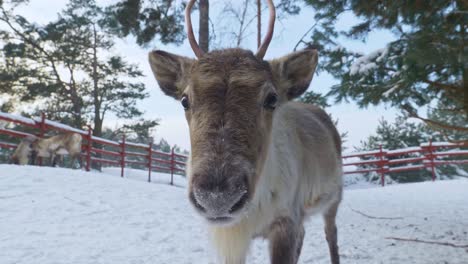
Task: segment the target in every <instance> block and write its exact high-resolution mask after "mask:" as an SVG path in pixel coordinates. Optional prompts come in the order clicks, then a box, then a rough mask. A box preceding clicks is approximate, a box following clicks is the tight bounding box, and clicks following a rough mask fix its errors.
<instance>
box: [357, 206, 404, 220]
mask: <svg viewBox="0 0 468 264" xmlns="http://www.w3.org/2000/svg"><path fill="white" fill-rule="evenodd" d="M349 209H351V211H353V212H355V213H358V214H360V215H362V216H365V217H367V218H370V219H382V220H401V219H403V217H380V216H372V215H368V214H365V213H363V212H361V211H358V210H355V209H353V208H351V207H350V208H349Z"/></svg>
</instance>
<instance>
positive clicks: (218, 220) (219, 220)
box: [206, 216, 233, 225]
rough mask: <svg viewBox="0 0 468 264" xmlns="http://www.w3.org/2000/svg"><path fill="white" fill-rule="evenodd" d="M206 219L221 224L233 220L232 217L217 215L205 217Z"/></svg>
mask: <svg viewBox="0 0 468 264" xmlns="http://www.w3.org/2000/svg"><path fill="white" fill-rule="evenodd" d="M206 220H208V222H209V223H210V224H218V225H219V224H220V225H222V224H228V223H231V222H232V221H233V218H232V217H229V216H219V217H206Z"/></svg>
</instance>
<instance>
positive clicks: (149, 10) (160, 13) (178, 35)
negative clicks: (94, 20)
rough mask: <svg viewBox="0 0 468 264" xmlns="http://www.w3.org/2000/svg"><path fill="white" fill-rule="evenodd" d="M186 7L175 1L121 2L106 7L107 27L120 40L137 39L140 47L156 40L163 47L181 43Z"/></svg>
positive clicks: (133, 0) (140, 0)
mask: <svg viewBox="0 0 468 264" xmlns="http://www.w3.org/2000/svg"><path fill="white" fill-rule="evenodd" d="M184 7H185V6H184V5H180V6H177V5H176V3H175V2H174V1H172V0H121V1H118V2H117V3H115V4H113V5H110V6H109V7H107V8H106V13H107V17H108V18H109V19H108V20H107V21H106V24H107V26H108V27H109V28H111V29H112V32H113V33H114V34H116V35H118V36H119V37H126V36H129V35H132V36H135V37H136V42H137V43H138V45H141V46H145V45H148V44H149V43H151V41H153V40H154V39H155V38H158V40H159V41H160V42H161V43H163V44H169V43H175V44H181V43H182V41H183V40H184V36H185V35H184V26H183V10H184Z"/></svg>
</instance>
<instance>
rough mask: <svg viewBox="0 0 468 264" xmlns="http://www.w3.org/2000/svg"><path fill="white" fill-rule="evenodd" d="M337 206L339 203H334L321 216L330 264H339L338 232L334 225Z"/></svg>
mask: <svg viewBox="0 0 468 264" xmlns="http://www.w3.org/2000/svg"><path fill="white" fill-rule="evenodd" d="M339 204H340V201H338V202H336V203H334V204H333V205H332V206H330V208H329V209H328V210H327V211H326V212H325V214H324V215H323V218H324V221H325V236H326V238H327V242H328V248H329V250H330V258H331V263H332V264H339V263H340V255H339V254H338V234H337V232H338V231H337V229H336V223H335V220H336V213H337V211H338V205H339Z"/></svg>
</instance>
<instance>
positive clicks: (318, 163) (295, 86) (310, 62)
mask: <svg viewBox="0 0 468 264" xmlns="http://www.w3.org/2000/svg"><path fill="white" fill-rule="evenodd" d="M194 2H195V0H191V1H190V2H189V3H188V5H187V8H186V10H185V19H186V26H187V35H188V39H189V41H190V45H191V47H192V49H193V51H194V53H195V55H196V56H197V57H198V60H195V59H190V58H187V57H182V56H178V55H175V54H172V53H168V52H165V51H161V50H155V51H152V52H150V53H149V62H150V65H151V69H152V71H153V73H154V75H155V78H156V80H157V82H158V84H159V86H160V88H161V90H162V91H163V92H164V93H165V94H166V95H168V96H170V97H173V98H175V99H177V100H180V102H181V104H182V107H183V108H184V109H185V117H186V119H187V122H188V125H189V130H190V141H191V148H192V152H191V154H190V158H189V161H188V164H187V175H188V176H189V186H188V199H189V200H190V203H191V204H192V206H193V207H194V209H195V210H196V212H197V213H198V214H199V215H200V216H202V218H204V220H206V222H207V227H208V230H209V234H210V236H211V239H212V242H213V245H214V247H215V248H216V250H217V253H218V255H219V258H220V260H221V262H222V263H227V264H238V263H245V259H246V255H247V252H248V249H249V245H250V242H251V240H252V239H254V238H256V237H263V238H265V239H267V240H268V241H269V250H270V260H271V263H274V264H292V263H297V262H298V259H299V256H300V252H301V248H302V241H303V239H304V235H305V231H304V221H305V220H306V219H307V218H308V216H311V215H313V214H322V215H323V217H324V220H325V221H324V222H325V234H326V239H327V241H328V247H329V251H330V256H331V263H333V264H338V263H339V255H338V245H337V228H336V224H335V218H336V214H337V210H338V205H339V203H340V201H341V197H342V188H343V187H342V163H341V141H340V136H339V134H338V132H337V130H336V128H335V126H334V124H333V122H332V121H331V120H330V117H329V116H328V115H327V114H326V113H325V112H324V111H323V110H321V109H320V108H318V107H316V106H312V105H306V104H301V103H298V102H293V99H295V98H297V97H299V96H300V95H301V94H302V93H304V92H305V91H306V89H307V88H308V86H309V84H310V82H311V80H312V77H313V74H314V71H315V68H316V66H317V60H318V53H317V51H316V50H313V49H307V50H303V51H298V52H294V53H291V54H289V55H287V56H284V57H282V58H279V59H275V60H271V61H265V60H264V59H263V57H264V55H265V53H266V50H267V48H268V45H269V43H270V41H271V38H272V35H273V27H274V21H275V9H274V5H273V3H272V0H269V1H268V6H269V10H270V21H269V28H268V32H267V34H266V36H265V37H264V40H263V43H262V45H261V46H260V47H259V49H258V51H257V52H256V54H253V53H252V52H251V51H248V50H244V49H238V48H231V49H223V50H215V51H211V52H208V53H205V52H204V51H203V50H201V49H200V47H199V46H198V43H197V41H196V40H195V37H194V34H193V29H192V24H191V19H190V11H191V8H192V6H193V4H194Z"/></svg>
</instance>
